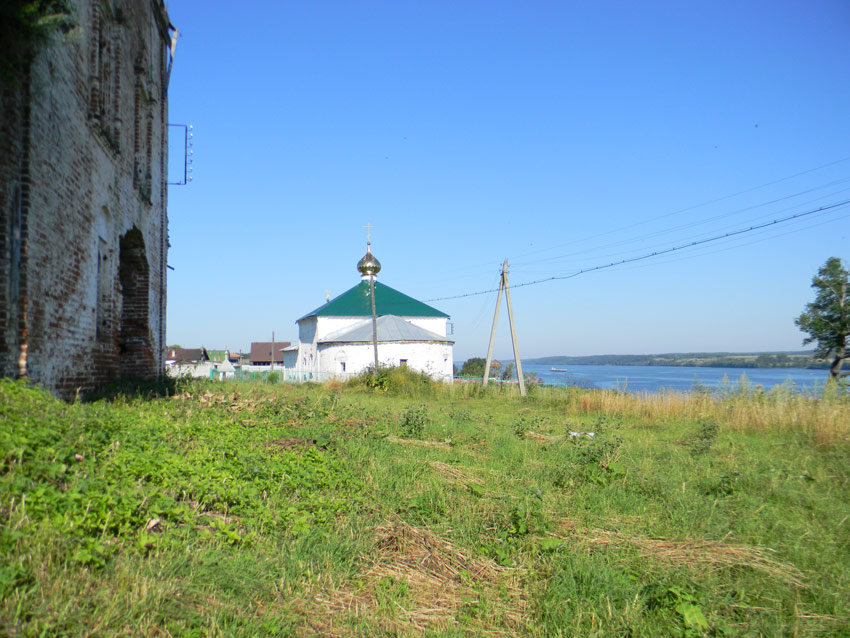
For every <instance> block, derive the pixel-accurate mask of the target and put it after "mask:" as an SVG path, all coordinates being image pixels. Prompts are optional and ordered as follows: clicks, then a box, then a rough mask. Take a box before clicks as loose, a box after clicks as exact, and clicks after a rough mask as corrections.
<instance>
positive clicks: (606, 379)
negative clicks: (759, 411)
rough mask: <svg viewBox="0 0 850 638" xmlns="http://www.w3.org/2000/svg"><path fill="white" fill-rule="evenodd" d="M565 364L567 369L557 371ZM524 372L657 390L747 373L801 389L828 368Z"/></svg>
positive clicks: (761, 381)
mask: <svg viewBox="0 0 850 638" xmlns="http://www.w3.org/2000/svg"><path fill="white" fill-rule="evenodd" d="M552 368H563V369H565V370H566V372H555V371H552ZM522 369H523V372H534V373H535V374H536V375H537V377H538V378H540V379H543V382H544V383H551V384H555V385H577V386H580V387H587V388H600V389H605V390H610V389H620V390H627V391H629V392H644V391H646V392H658V391H659V390H664V389H667V390H692V389H694V388H695V387H697V386H703V387H707V388H710V389H715V388H717V387H720V386H722V385H723V384H724V383H729V384H733V385H735V384H737V383H738V381H739V380H740V379H741V376H742V375H744V376H746V379H747V381H748V382H749V383H750V384H752V385H761V386H763V387H764V388H765V390H769V389H771V388H772V387H774V386H777V385H781V384H783V383H787V382H789V381H790V382H791V383H793V384H794V385H795V386H796V387H797V389H798V390H807V391H812V390H817V389H818V388H823V386H824V384H825V383H826V380H827V377H828V376H829V371H828V370H803V369H798V368H765V369H759V368H693V367H685V366H576V365H572V366H570V365H567V366H559V365H555V366H552V365H538V364H530V363H528V364H526V363H524V364H523V365H522Z"/></svg>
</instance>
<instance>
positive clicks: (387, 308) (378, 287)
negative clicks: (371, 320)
mask: <svg viewBox="0 0 850 638" xmlns="http://www.w3.org/2000/svg"><path fill="white" fill-rule="evenodd" d="M375 314H376V315H378V316H381V315H398V316H401V317H448V315H447V314H446V313H445V312H440V311H439V310H437V309H436V308H432V307H431V306H429V305H427V304H424V303H422V302H421V301H417V300H416V299H414V298H413V297H408V296H407V295H405V294H404V293H402V292H399V291H398V290H396V289H394V288H390V287H389V286H385V285H384V284H382V283H379V282H377V281H376V282H375ZM371 316H372V301H371V299H370V298H369V282H368V281H361V282H360V283H359V284H357V285H356V286H354V288H351V289H349V290H347V291H345V292H344V293H342V294H341V295H340V296H339V297H335V298H334V299H331V300H330V301H329V302H328V303H326V304H325V305H323V306H319V307H318V308H316V309H315V310H314V311H313V312H308V313H307V314H306V315H304V316H303V317H301V319H306V318H307V317H371ZM301 319H298V321H301Z"/></svg>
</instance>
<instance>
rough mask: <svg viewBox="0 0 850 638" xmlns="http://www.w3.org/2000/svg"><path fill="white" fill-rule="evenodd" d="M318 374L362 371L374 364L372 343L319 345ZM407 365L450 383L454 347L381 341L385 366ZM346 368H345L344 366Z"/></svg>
mask: <svg viewBox="0 0 850 638" xmlns="http://www.w3.org/2000/svg"><path fill="white" fill-rule="evenodd" d="M318 358H319V359H318V361H319V369H318V371H319V373H321V374H326V373H337V374H342V373H345V374H359V373H360V372H363V371H364V370H366V369H367V368H368V367H369V366H371V365H372V364H373V363H374V360H375V355H374V350H373V347H372V344H359V343H358V344H339V345H334V344H329V345H322V346H319V353H318ZM402 360H406V361H407V366H408V367H409V368H411V369H413V370H417V371H418V372H424V373H426V374H428V375H430V376H432V377H433V378H435V379H437V380H439V381H447V382H450V381H451V380H452V375H453V365H454V361H453V359H452V347H451V345H450V344H443V343H381V344H378V361H379V362H380V364H381V365H385V366H399V365H401V361H402ZM342 364H344V366H345V369H344V370H343V365H342Z"/></svg>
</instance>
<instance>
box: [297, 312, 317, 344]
mask: <svg viewBox="0 0 850 638" xmlns="http://www.w3.org/2000/svg"><path fill="white" fill-rule="evenodd" d="M316 319H317V318H316V317H308V318H307V319H302V320H301V321H299V322H298V341H300V342H301V343H313V341H315V339H316Z"/></svg>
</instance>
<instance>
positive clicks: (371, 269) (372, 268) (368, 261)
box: [357, 244, 381, 277]
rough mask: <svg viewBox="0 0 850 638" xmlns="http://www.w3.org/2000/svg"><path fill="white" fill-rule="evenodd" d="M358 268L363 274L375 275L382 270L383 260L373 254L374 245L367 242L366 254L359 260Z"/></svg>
mask: <svg viewBox="0 0 850 638" xmlns="http://www.w3.org/2000/svg"><path fill="white" fill-rule="evenodd" d="M357 270H358V272H360V274H361V275H364V276H370V277H374V276H376V275H377V274H378V273H379V272H381V262H379V261H378V259H377V257H375V255H373V254H372V245H371V244H366V254H365V255H363V259H361V260H360V261H358V262H357Z"/></svg>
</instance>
